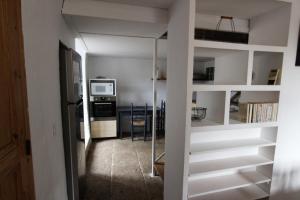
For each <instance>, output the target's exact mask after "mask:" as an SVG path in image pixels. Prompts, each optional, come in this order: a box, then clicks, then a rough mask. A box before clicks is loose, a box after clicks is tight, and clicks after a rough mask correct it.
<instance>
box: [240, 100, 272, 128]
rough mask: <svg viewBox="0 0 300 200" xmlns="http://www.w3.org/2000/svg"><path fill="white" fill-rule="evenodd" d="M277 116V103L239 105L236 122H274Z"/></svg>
mask: <svg viewBox="0 0 300 200" xmlns="http://www.w3.org/2000/svg"><path fill="white" fill-rule="evenodd" d="M277 115H278V103H260V102H257V103H253V102H246V103H240V104H239V112H238V120H240V121H241V122H244V123H263V122H275V121H277Z"/></svg>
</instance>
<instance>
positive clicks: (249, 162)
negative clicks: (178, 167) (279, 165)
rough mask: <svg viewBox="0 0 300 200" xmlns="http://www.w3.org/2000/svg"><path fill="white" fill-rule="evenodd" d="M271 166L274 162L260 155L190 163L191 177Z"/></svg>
mask: <svg viewBox="0 0 300 200" xmlns="http://www.w3.org/2000/svg"><path fill="white" fill-rule="evenodd" d="M269 164H273V161H272V160H270V159H267V158H265V157H263V156H260V155H253V156H242V157H234V158H226V159H217V160H208V161H201V162H195V163H190V176H199V175H206V174H208V173H212V172H217V171H218V172H221V171H225V170H240V169H245V168H251V167H258V166H263V165H269Z"/></svg>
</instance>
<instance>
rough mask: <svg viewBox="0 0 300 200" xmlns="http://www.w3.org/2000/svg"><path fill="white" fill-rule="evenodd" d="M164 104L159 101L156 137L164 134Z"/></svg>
mask: <svg viewBox="0 0 300 200" xmlns="http://www.w3.org/2000/svg"><path fill="white" fill-rule="evenodd" d="M165 119H166V102H165V101H161V105H160V110H159V113H158V115H157V120H156V121H157V136H159V135H164V134H165Z"/></svg>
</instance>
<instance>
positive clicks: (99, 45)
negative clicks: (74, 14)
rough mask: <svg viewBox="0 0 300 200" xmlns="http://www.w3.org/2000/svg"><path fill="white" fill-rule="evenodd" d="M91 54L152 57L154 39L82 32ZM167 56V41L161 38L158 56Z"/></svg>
mask: <svg viewBox="0 0 300 200" xmlns="http://www.w3.org/2000/svg"><path fill="white" fill-rule="evenodd" d="M81 36H82V39H83V41H84V43H85V45H86V46H87V48H88V54H89V55H100V56H114V57H134V58H152V56H153V39H149V38H138V37H121V36H111V35H95V34H81ZM166 56H167V41H166V40H159V42H158V57H166Z"/></svg>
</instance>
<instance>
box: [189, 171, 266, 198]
mask: <svg viewBox="0 0 300 200" xmlns="http://www.w3.org/2000/svg"><path fill="white" fill-rule="evenodd" d="M270 181H271V179H270V178H268V177H266V176H264V175H262V174H260V173H258V172H256V171H249V172H243V173H237V174H231V175H225V176H217V177H210V178H202V179H197V180H192V181H191V180H189V183H188V185H189V187H188V194H189V198H192V197H197V196H203V195H208V194H212V193H215V192H223V191H227V190H233V189H237V188H243V187H247V186H251V185H253V184H260V183H267V182H270ZM234 199H237V198H234Z"/></svg>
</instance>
